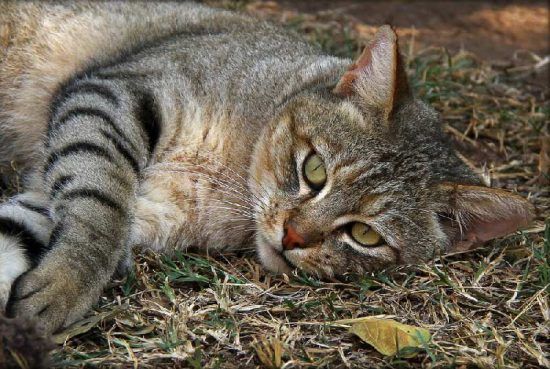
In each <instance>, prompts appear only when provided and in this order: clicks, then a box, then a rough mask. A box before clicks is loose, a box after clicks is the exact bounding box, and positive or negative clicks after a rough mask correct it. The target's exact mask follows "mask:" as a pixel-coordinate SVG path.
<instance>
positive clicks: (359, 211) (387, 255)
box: [250, 96, 463, 276]
mask: <svg viewBox="0 0 550 369" xmlns="http://www.w3.org/2000/svg"><path fill="white" fill-rule="evenodd" d="M419 109H426V111H425V112H423V115H424V116H426V117H427V118H426V119H431V118H433V117H434V114H433V113H432V112H431V111H429V110H428V108H427V107H424V106H415V107H411V112H412V110H415V111H418V110H419ZM383 125H384V122H381V121H379V120H377V119H376V117H375V116H368V114H364V113H363V112H361V111H360V110H359V109H358V108H357V107H355V106H354V105H353V104H351V103H349V102H339V101H337V100H335V101H330V100H329V99H323V98H321V97H313V96H308V97H304V98H302V99H299V100H298V101H297V102H296V103H295V104H294V105H293V106H292V107H289V108H288V110H287V111H286V112H285V113H283V115H282V116H281V117H280V118H278V119H277V120H276V122H274V123H273V124H272V126H271V127H270V129H269V131H268V132H266V135H265V137H263V138H262V140H261V141H260V142H259V144H258V145H259V148H258V150H257V155H255V158H254V164H253V166H252V168H253V170H252V172H251V180H250V185H251V188H253V191H254V197H255V198H256V199H257V207H256V209H255V210H256V221H257V229H258V232H257V235H256V242H257V248H258V255H259V258H260V260H261V261H262V262H263V264H264V265H265V266H266V267H267V268H268V269H270V270H273V271H279V272H288V271H289V270H290V269H292V268H296V267H297V268H300V269H303V270H305V271H307V272H309V273H313V274H318V275H321V276H333V275H339V274H343V273H346V272H355V273H362V272H365V271H371V270H374V269H378V268H381V267H384V266H387V265H392V264H397V263H413V262H419V261H422V260H425V259H427V258H429V257H431V256H432V255H433V254H434V252H436V250H438V248H439V247H442V246H443V247H444V246H445V245H446V243H447V242H448V241H447V237H446V236H445V234H444V232H443V231H442V228H441V225H440V222H439V220H440V219H439V216H441V214H443V213H444V206H443V205H442V203H441V200H440V196H437V195H436V194H434V192H433V188H432V182H433V179H434V173H432V172H433V171H434V168H433V167H434V165H433V162H432V161H431V160H428V159H430V158H429V157H428V154H427V153H426V150H427V148H422V149H419V148H418V147H415V145H411V144H409V143H407V142H406V140H402V139H401V138H399V137H396V136H395V135H393V136H392V135H390V132H388V129H386V128H384V127H382V126H383ZM434 139H435V138H434ZM432 146H433V145H431V146H430V147H431V148H432V149H433V147H432ZM439 151H441V153H440V155H441V154H444V155H445V156H451V154H450V152H449V150H448V149H446V148H444V147H443V148H439ZM454 162H455V164H456V165H463V164H461V163H460V162H458V161H454ZM438 214H439V216H438ZM285 236H286V238H285Z"/></svg>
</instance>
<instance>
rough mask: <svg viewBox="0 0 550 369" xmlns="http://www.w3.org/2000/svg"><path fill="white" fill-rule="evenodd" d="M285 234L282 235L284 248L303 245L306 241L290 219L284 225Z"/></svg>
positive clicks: (290, 248)
mask: <svg viewBox="0 0 550 369" xmlns="http://www.w3.org/2000/svg"><path fill="white" fill-rule="evenodd" d="M284 231H285V235H284V237H283V241H282V242H283V248H284V249H285V250H292V249H294V248H296V247H300V248H301V247H305V244H306V241H305V239H304V237H302V236H301V235H300V234H299V233H298V232H296V229H295V228H294V225H293V224H292V221H288V222H286V223H285V226H284Z"/></svg>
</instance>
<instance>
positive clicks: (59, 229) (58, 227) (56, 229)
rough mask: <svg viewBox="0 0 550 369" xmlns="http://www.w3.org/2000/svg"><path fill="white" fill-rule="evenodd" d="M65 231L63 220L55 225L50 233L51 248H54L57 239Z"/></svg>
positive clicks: (49, 245) (49, 244)
mask: <svg viewBox="0 0 550 369" xmlns="http://www.w3.org/2000/svg"><path fill="white" fill-rule="evenodd" d="M62 232H63V222H59V223H57V224H56V225H55V227H53V229H52V232H51V233H50V241H49V243H48V247H49V248H50V249H52V248H53V246H54V245H55V243H56V242H57V240H58V239H59V236H60V235H61V233H62Z"/></svg>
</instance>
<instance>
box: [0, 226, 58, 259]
mask: <svg viewBox="0 0 550 369" xmlns="http://www.w3.org/2000/svg"><path fill="white" fill-rule="evenodd" d="M0 233H2V234H5V235H8V236H12V237H17V239H18V240H19V241H20V242H21V243H22V244H23V246H24V248H25V252H26V254H27V257H28V258H29V259H30V260H31V262H32V264H33V265H36V263H37V262H38V260H39V259H40V257H41V256H42V253H43V252H44V251H45V250H47V249H48V246H47V245H44V244H43V243H42V242H40V240H39V239H38V237H36V235H35V234H34V232H32V231H30V230H29V229H28V228H27V227H26V226H24V225H23V224H21V223H17V222H16V221H14V220H13V219H10V218H6V217H0Z"/></svg>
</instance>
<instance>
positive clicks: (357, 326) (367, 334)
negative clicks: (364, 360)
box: [349, 317, 431, 357]
mask: <svg viewBox="0 0 550 369" xmlns="http://www.w3.org/2000/svg"><path fill="white" fill-rule="evenodd" d="M349 331H350V332H351V333H353V334H355V335H357V336H359V338H361V339H362V340H363V341H365V342H366V343H368V344H370V345H371V346H373V347H374V348H375V349H376V350H377V351H378V352H380V353H381V354H383V355H386V356H393V355H395V354H397V353H398V352H401V353H402V350H403V349H405V348H422V347H425V345H426V344H427V343H428V342H429V341H430V337H431V336H430V332H429V331H428V330H427V329H424V328H419V327H414V326H411V325H406V324H402V323H399V322H396V321H395V320H392V319H381V318H369V317H367V318H365V319H362V320H360V321H357V322H355V323H353V325H352V326H351V328H350V329H349ZM414 354H415V353H414V352H413V353H408V354H407V353H405V354H404V355H403V356H405V357H412V356H414Z"/></svg>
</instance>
